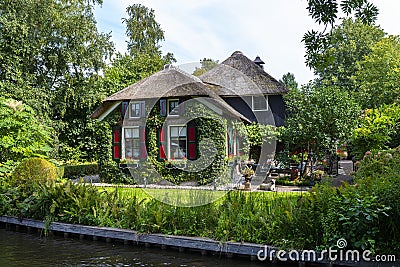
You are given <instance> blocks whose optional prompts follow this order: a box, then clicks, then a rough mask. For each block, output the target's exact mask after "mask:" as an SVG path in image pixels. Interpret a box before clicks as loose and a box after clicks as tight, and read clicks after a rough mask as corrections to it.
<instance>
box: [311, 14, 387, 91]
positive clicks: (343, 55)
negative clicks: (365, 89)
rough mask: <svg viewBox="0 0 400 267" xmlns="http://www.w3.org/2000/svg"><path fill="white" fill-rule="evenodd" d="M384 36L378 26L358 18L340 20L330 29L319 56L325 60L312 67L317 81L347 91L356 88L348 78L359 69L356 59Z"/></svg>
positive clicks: (361, 57)
mask: <svg viewBox="0 0 400 267" xmlns="http://www.w3.org/2000/svg"><path fill="white" fill-rule="evenodd" d="M384 35H385V33H384V32H383V30H382V29H381V28H380V27H378V26H375V25H372V24H364V23H362V21H360V20H352V19H345V20H343V22H342V23H341V24H340V25H338V26H336V27H335V28H334V29H333V30H332V32H331V34H330V36H329V43H327V44H326V47H325V49H324V50H323V51H321V54H320V55H319V56H320V57H322V58H324V59H326V61H324V62H323V64H319V65H318V64H317V65H315V66H313V68H314V72H315V74H317V75H318V76H319V80H320V82H322V83H324V84H327V85H335V86H340V87H341V88H343V89H345V90H347V91H349V92H350V91H355V90H357V86H356V85H355V84H354V81H353V80H352V78H351V77H352V76H353V75H354V74H355V73H356V72H357V70H358V69H359V65H358V64H357V62H358V61H360V60H363V59H364V57H365V56H366V55H368V54H369V53H370V52H371V46H372V45H373V44H374V43H376V42H378V41H379V40H381V39H382V38H383V37H384Z"/></svg>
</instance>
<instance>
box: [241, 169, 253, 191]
mask: <svg viewBox="0 0 400 267" xmlns="http://www.w3.org/2000/svg"><path fill="white" fill-rule="evenodd" d="M242 175H243V177H244V179H245V182H244V190H245V191H249V190H250V189H251V178H252V176H253V175H254V170H253V169H252V168H250V167H248V166H246V168H244V170H243V171H242Z"/></svg>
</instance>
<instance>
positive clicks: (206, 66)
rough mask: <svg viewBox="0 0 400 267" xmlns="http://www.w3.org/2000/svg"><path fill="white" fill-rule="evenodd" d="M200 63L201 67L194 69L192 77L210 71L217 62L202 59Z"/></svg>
mask: <svg viewBox="0 0 400 267" xmlns="http://www.w3.org/2000/svg"><path fill="white" fill-rule="evenodd" d="M200 63H201V67H200V68H198V67H196V68H195V70H194V71H193V73H192V74H193V75H194V76H200V75H202V74H204V73H206V72H207V71H209V70H211V69H212V68H214V67H215V66H217V65H218V60H213V59H211V58H203V59H201V60H200Z"/></svg>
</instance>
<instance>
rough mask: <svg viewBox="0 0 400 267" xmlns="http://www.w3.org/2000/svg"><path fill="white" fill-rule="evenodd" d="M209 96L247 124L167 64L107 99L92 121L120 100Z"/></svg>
mask: <svg viewBox="0 0 400 267" xmlns="http://www.w3.org/2000/svg"><path fill="white" fill-rule="evenodd" d="M188 96H190V97H194V96H196V97H199V96H202V97H210V98H211V99H212V100H213V101H214V102H215V103H218V104H219V105H220V106H221V107H222V108H223V109H224V110H226V111H227V113H229V114H227V115H231V116H233V117H237V118H240V119H243V120H244V121H248V119H247V118H246V117H244V116H243V115H242V114H240V113H239V112H237V111H236V110H235V109H234V108H232V107H231V106H230V105H228V104H227V103H226V102H225V101H224V100H223V99H222V98H221V97H220V96H219V95H218V94H217V93H216V92H215V91H214V90H212V89H211V88H210V87H209V86H208V85H206V84H204V83H203V82H202V81H201V80H200V79H199V78H198V77H196V76H193V75H191V74H188V73H186V72H185V71H183V70H181V69H179V68H176V67H173V66H171V65H166V66H165V67H164V69H163V70H161V71H159V72H157V73H155V74H153V75H151V76H149V77H147V78H145V79H143V80H141V81H139V82H137V83H134V84H132V85H130V86H128V87H126V88H125V89H123V90H121V91H119V92H117V93H115V94H113V95H111V96H110V97H107V98H106V99H104V100H103V103H102V105H101V106H100V107H99V108H97V109H96V110H95V111H94V112H93V114H92V115H91V118H93V119H99V118H100V119H102V118H104V114H106V113H107V115H108V114H109V112H111V111H112V110H113V109H115V108H116V106H115V104H119V103H121V102H122V101H131V100H135V99H138V100H139V99H140V100H145V99H159V98H180V97H188Z"/></svg>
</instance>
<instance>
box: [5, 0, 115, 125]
mask: <svg viewBox="0 0 400 267" xmlns="http://www.w3.org/2000/svg"><path fill="white" fill-rule="evenodd" d="M92 3H93V4H97V3H101V1H92ZM92 10H93V6H92V4H91V2H89V1H87V2H86V1H81V0H68V1H55V0H27V1H25V0H24V1H22V0H16V1H7V0H2V1H0V13H1V18H0V25H1V26H0V43H1V45H0V58H1V59H2V60H1V61H0V83H1V86H0V90H1V93H2V94H3V95H5V96H8V97H13V98H15V99H17V100H22V101H24V103H27V104H29V105H31V106H32V107H33V108H34V109H35V110H37V111H38V112H39V114H40V115H43V116H45V117H48V118H54V117H57V118H62V116H63V115H64V114H65V112H66V111H69V109H70V108H75V107H76V106H78V103H79V104H81V103H82V102H83V101H82V100H86V99H88V97H89V96H90V94H91V93H93V91H92V90H90V86H89V85H88V84H87V78H88V77H90V76H91V75H92V74H95V73H98V72H99V71H100V70H101V69H102V67H103V66H104V59H105V58H106V57H107V56H108V55H109V54H110V52H111V51H112V49H113V47H112V43H111V42H110V40H109V38H110V36H109V35H107V34H102V33H98V31H97V28H96V22H95V20H94V16H93V13H92Z"/></svg>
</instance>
